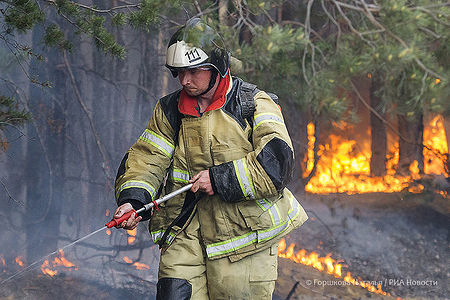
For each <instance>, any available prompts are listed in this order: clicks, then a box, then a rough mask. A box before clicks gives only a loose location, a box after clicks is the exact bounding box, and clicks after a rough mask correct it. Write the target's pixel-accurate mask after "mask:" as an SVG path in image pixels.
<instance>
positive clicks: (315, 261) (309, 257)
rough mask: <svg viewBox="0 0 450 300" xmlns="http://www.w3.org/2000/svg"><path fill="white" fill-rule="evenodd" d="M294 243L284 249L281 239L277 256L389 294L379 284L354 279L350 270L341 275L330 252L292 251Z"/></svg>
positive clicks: (340, 267)
mask: <svg viewBox="0 0 450 300" xmlns="http://www.w3.org/2000/svg"><path fill="white" fill-rule="evenodd" d="M294 248H295V245H294V244H290V245H289V247H288V248H287V249H286V240H285V239H281V241H280V243H279V244H278V256H279V257H283V258H287V259H290V260H292V261H295V262H296V263H300V264H304V265H307V266H311V267H313V268H315V269H317V270H319V271H325V272H327V273H328V274H330V275H333V276H334V277H336V278H343V280H344V281H345V282H348V283H350V284H353V285H359V286H361V287H363V288H365V289H367V290H368V291H370V292H372V293H376V294H381V295H385V296H386V295H389V293H386V292H384V291H383V290H382V288H381V285H377V286H376V287H375V286H373V285H371V284H370V283H367V282H364V281H363V280H361V278H359V277H358V279H355V278H353V277H352V275H351V273H350V272H347V274H346V275H345V277H342V266H343V265H342V264H340V263H338V262H337V261H336V260H334V259H333V258H331V253H329V254H327V255H326V256H325V257H319V254H317V253H316V252H311V253H309V254H307V252H306V250H305V249H301V250H299V251H298V252H297V253H295V252H294Z"/></svg>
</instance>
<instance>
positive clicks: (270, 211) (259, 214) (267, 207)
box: [238, 195, 282, 230]
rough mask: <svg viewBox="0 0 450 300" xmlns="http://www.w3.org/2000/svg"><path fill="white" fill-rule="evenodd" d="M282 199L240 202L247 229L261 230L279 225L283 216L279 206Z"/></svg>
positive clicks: (276, 197)
mask: <svg viewBox="0 0 450 300" xmlns="http://www.w3.org/2000/svg"><path fill="white" fill-rule="evenodd" d="M281 198H282V196H281V195H280V196H275V197H272V198H268V199H258V200H247V201H242V202H239V203H238V209H239V212H240V213H241V215H242V216H243V218H244V220H245V223H246V225H247V227H249V228H251V229H252V230H261V229H267V228H270V227H272V226H275V225H278V224H279V223H280V222H281V221H282V219H281V218H282V215H281V213H280V211H279V208H278V206H277V203H278V202H279V200H280V199H281Z"/></svg>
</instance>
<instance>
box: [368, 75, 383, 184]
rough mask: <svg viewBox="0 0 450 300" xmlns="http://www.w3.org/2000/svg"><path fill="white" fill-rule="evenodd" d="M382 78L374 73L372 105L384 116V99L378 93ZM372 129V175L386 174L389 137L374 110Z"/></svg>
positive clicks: (371, 93) (371, 88)
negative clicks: (382, 106) (382, 104)
mask: <svg viewBox="0 0 450 300" xmlns="http://www.w3.org/2000/svg"><path fill="white" fill-rule="evenodd" d="M380 80H381V78H380V77H379V75H377V74H374V76H373V80H372V84H371V86H370V106H371V107H372V108H373V109H374V110H375V111H376V112H377V113H378V114H379V115H380V116H381V117H383V118H385V113H384V112H383V110H382V108H381V103H382V100H381V98H380V97H379V96H378V95H376V91H377V90H378V89H379V87H380ZM370 130H371V137H372V144H371V151H372V156H371V157H370V175H371V176H384V175H386V151H387V145H386V144H387V139H386V127H385V125H384V123H383V121H382V120H381V119H380V118H379V117H377V116H376V115H375V114H374V113H373V112H370Z"/></svg>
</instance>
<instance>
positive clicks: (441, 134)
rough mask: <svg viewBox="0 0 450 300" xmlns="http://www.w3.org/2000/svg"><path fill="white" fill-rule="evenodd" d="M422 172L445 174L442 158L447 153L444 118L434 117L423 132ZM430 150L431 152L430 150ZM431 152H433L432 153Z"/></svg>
mask: <svg viewBox="0 0 450 300" xmlns="http://www.w3.org/2000/svg"><path fill="white" fill-rule="evenodd" d="M423 141H424V142H423V144H424V145H425V147H424V149H423V156H424V164H425V166H424V171H425V173H426V174H438V175H439V174H444V175H449V174H446V172H445V168H444V164H443V163H442V157H443V156H444V155H445V154H446V153H448V145H447V138H446V136H445V127H444V118H443V117H442V116H440V115H438V116H436V117H434V118H433V119H432V120H431V121H430V123H429V124H428V126H426V127H425V128H424V131H423ZM430 149H431V150H430ZM432 150H433V151H432Z"/></svg>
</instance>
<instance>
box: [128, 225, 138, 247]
mask: <svg viewBox="0 0 450 300" xmlns="http://www.w3.org/2000/svg"><path fill="white" fill-rule="evenodd" d="M127 232H128V235H129V237H128V245H131V244H133V243H134V241H135V240H136V232H137V228H135V229H132V230H127Z"/></svg>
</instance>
